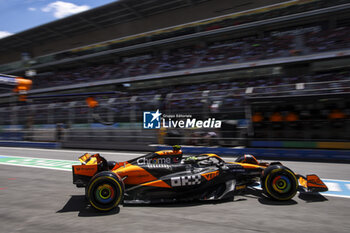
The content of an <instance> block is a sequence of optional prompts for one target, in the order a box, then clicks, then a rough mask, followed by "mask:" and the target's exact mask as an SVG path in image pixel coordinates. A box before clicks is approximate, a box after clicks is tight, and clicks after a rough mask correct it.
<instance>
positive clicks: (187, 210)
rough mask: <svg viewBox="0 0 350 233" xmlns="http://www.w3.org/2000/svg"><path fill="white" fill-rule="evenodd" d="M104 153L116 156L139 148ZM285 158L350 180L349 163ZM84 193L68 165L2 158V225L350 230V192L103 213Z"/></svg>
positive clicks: (13, 228) (48, 154)
mask: <svg viewBox="0 0 350 233" xmlns="http://www.w3.org/2000/svg"><path fill="white" fill-rule="evenodd" d="M83 152H85V151H84V150H79V151H78V150H77V151H74V150H44V149H42V150H41V149H24V148H17V149H16V148H0V155H4V156H6V155H12V156H29V157H37V158H50V159H65V160H76V159H77V157H78V156H80V155H81V154H83ZM86 152H93V151H86ZM95 152H96V151H95ZM101 154H102V155H104V156H105V157H106V158H107V159H109V160H117V161H124V160H127V159H130V158H133V157H136V156H138V155H140V153H139V152H111V151H109V152H101ZM227 160H228V161H230V159H227ZM283 163H284V164H285V165H286V166H288V167H289V168H291V169H292V170H293V171H294V172H297V173H301V174H306V173H316V174H318V175H319V176H320V177H321V178H327V179H341V180H350V172H349V171H350V169H349V168H350V164H337V163H310V162H308V163H306V162H283ZM83 194H84V189H78V188H76V187H75V186H74V185H73V184H72V174H71V172H69V171H56V170H47V169H40V168H27V167H17V166H7V165H0V232H1V233H2V232H4V233H5V232H6V233H9V232H33V233H42V232H84V233H87V232H94V233H96V232H114V233H115V232H132V233H136V232H201V233H205V232H210V233H214V232H350V199H348V198H339V197H328V196H305V195H304V196H300V195H297V196H296V197H295V198H294V199H293V200H291V201H288V202H275V201H271V200H268V199H266V198H264V197H263V196H262V195H261V194H260V192H259V191H252V192H250V193H248V194H246V195H239V196H236V197H235V199H234V201H228V202H221V203H215V202H214V203H177V204H167V205H153V206H141V205H132V206H120V208H119V210H117V211H113V212H109V213H103V214H101V213H99V212H97V211H95V210H94V209H92V208H90V207H89V205H88V203H87V202H86V201H85V198H84V196H83Z"/></svg>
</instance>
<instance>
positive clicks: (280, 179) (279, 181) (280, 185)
mask: <svg viewBox="0 0 350 233" xmlns="http://www.w3.org/2000/svg"><path fill="white" fill-rule="evenodd" d="M291 186H292V184H291V182H290V179H289V178H288V177H286V176H277V177H275V178H274V179H273V181H272V187H273V189H274V190H276V191H277V192H279V193H287V192H288V191H289V190H290V189H291Z"/></svg>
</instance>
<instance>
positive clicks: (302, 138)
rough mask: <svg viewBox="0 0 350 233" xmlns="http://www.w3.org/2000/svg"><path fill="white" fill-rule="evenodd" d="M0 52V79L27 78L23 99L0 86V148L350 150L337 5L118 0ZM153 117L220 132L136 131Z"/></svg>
mask: <svg viewBox="0 0 350 233" xmlns="http://www.w3.org/2000/svg"><path fill="white" fill-rule="evenodd" d="M194 12H195V13H194ZM179 15H181V17H179ZM0 50H1V54H0V72H2V73H7V74H12V75H18V76H23V77H24V76H26V75H27V76H30V78H31V79H32V80H33V90H31V91H29V93H28V94H29V97H28V101H27V102H18V101H17V98H16V97H15V96H14V94H11V93H10V92H9V90H6V89H3V90H2V89H0V139H2V140H30V141H61V142H62V144H63V146H66V147H84V146H85V147H95V148H111V149H112V148H118V149H145V148H147V146H148V145H149V144H157V143H162V144H163V143H165V144H174V143H179V144H180V143H181V144H188V145H220V146H252V147H254V146H255V147H288V148H328V149H332V148H333V149H345V148H347V149H348V148H350V143H349V140H350V134H349V133H347V132H348V131H349V128H350V125H349V123H350V122H349V116H350V100H349V98H348V97H349V94H350V3H349V2H348V1H345V0H334V1H326V0H294V1H282V0H279V1H278V0H275V1H273V0H268V1H263V3H262V1H256V0H251V1H239V3H238V2H237V3H233V1H228V0H216V1H213V0H186V1H185V0H169V1H161V0H145V1H142V2H141V1H135V0H120V1H116V2H113V3H111V4H108V5H106V6H102V7H99V8H96V9H92V10H89V11H86V12H83V13H80V14H77V15H73V16H70V17H67V18H64V19H61V20H58V21H54V22H52V23H49V24H45V25H42V26H39V27H37V28H33V29H30V30H27V31H24V32H21V33H18V34H15V35H12V36H9V37H7V38H3V39H1V40H0ZM89 96H94V98H95V100H97V101H98V107H96V108H89V106H88V104H87V103H86V101H85V99H86V97H89ZM156 109H160V111H161V112H162V113H166V114H172V113H173V114H174V113H185V114H192V116H194V117H196V118H199V119H206V118H208V117H215V118H216V119H221V120H223V126H222V129H220V130H199V129H181V130H167V131H165V130H164V131H163V130H160V131H155V130H142V112H143V111H153V110H156Z"/></svg>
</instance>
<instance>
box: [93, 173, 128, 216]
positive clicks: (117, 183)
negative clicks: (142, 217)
mask: <svg viewBox="0 0 350 233" xmlns="http://www.w3.org/2000/svg"><path fill="white" fill-rule="evenodd" d="M86 193H87V199H88V200H89V202H90V204H91V205H92V206H93V207H94V208H95V209H97V210H99V211H110V210H112V209H114V208H116V207H117V206H118V205H119V203H120V202H121V201H122V200H123V197H124V183H123V181H122V180H121V179H120V177H119V176H118V175H116V174H114V173H113V172H108V171H104V172H100V173H98V174H96V175H95V176H94V177H93V178H92V179H91V180H90V183H89V185H88V186H87V192H86Z"/></svg>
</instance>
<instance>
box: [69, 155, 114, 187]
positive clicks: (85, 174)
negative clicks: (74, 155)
mask: <svg viewBox="0 0 350 233" xmlns="http://www.w3.org/2000/svg"><path fill="white" fill-rule="evenodd" d="M79 161H80V162H81V165H73V166H72V171H73V184H75V185H76V186H77V187H85V186H86V185H87V184H88V183H89V181H90V179H91V178H92V177H93V176H94V175H95V174H96V173H98V172H99V171H101V170H104V169H105V168H107V167H108V164H107V160H106V159H105V158H103V157H102V156H100V154H94V155H91V154H89V153H85V154H83V155H82V156H80V157H79Z"/></svg>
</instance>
